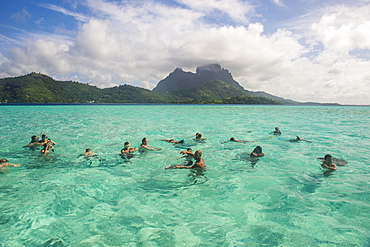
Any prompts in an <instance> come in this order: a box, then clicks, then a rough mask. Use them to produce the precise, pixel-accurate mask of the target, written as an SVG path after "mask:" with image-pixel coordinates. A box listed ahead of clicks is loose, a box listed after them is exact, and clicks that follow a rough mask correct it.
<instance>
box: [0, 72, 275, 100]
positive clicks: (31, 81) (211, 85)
mask: <svg viewBox="0 0 370 247" xmlns="http://www.w3.org/2000/svg"><path fill="white" fill-rule="evenodd" d="M0 102H4V103H167V104H170V103H179V104H281V103H279V102H278V101H276V100H272V99H268V98H264V97H255V96H252V95H250V94H248V93H247V92H246V91H245V90H242V89H240V88H236V87H234V86H231V85H229V84H227V83H225V82H223V81H208V82H206V83H205V84H204V85H202V86H200V87H197V88H192V89H186V90H176V91H172V92H153V91H150V90H147V89H144V88H140V87H134V86H130V85H121V86H117V87H112V88H105V89H100V88H97V87H95V86H90V85H88V84H83V83H79V82H72V81H55V80H54V79H52V78H51V77H49V76H46V75H43V74H38V73H31V74H28V75H24V76H19V77H13V78H4V79H0Z"/></svg>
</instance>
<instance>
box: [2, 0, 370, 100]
mask: <svg viewBox="0 0 370 247" xmlns="http://www.w3.org/2000/svg"><path fill="white" fill-rule="evenodd" d="M178 2H181V4H182V5H180V6H182V7H180V6H168V5H165V4H162V3H160V2H156V1H140V2H136V3H135V4H133V3H117V2H105V1H102V0H95V1H92V0H88V1H86V4H88V6H87V7H88V8H90V9H91V10H92V12H93V13H94V17H87V16H86V15H81V14H76V13H74V12H72V11H67V10H66V9H64V8H60V7H57V6H54V5H48V6H46V7H47V8H49V9H53V10H54V11H58V12H60V13H63V14H65V15H68V16H73V17H74V18H76V20H79V21H81V22H80V24H79V27H78V30H77V32H76V34H75V35H74V36H72V37H71V36H68V35H67V34H66V35H55V34H54V35H47V34H42V33H39V34H34V35H33V36H30V37H29V38H28V40H27V43H25V44H24V45H23V46H17V47H15V48H13V49H12V50H11V51H10V55H9V56H6V58H5V55H2V56H0V58H1V59H0V62H2V64H1V65H0V76H2V77H6V76H14V75H20V74H25V73H29V72H31V71H36V72H41V73H45V74H48V75H51V76H54V77H56V78H57V79H58V78H63V79H66V75H70V78H72V77H73V78H74V79H78V80H79V81H81V82H88V83H89V84H93V85H96V86H98V87H112V86H116V85H118V84H125V83H130V84H133V85H136V86H141V87H144V88H148V89H152V88H153V87H154V85H155V83H156V82H158V81H159V80H161V79H163V78H164V77H165V76H167V75H168V74H169V73H170V72H172V71H173V70H174V69H175V68H176V67H182V68H183V69H184V70H195V68H196V67H197V66H201V65H205V64H208V63H219V64H221V65H222V66H223V67H224V68H227V69H228V70H229V71H230V72H231V73H232V74H233V76H234V77H235V79H236V80H237V81H239V82H240V84H241V85H242V86H244V87H245V88H246V89H250V90H262V91H266V92H269V93H272V94H274V95H278V96H282V97H285V98H290V99H293V100H298V101H319V102H339V103H347V104H360V103H366V102H367V103H368V104H370V102H369V99H368V98H369V95H368V92H369V91H370V85H369V78H370V73H369V72H367V71H368V69H367V68H368V67H369V65H370V62H369V61H368V60H366V59H363V58H361V57H356V56H354V55H352V53H351V51H353V50H357V51H358V50H360V51H361V50H369V49H370V34H368V32H367V30H369V25H370V19H369V17H368V16H370V15H369V10H368V9H370V8H369V5H366V6H362V7H361V6H359V7H349V6H345V5H340V6H334V7H330V8H329V7H326V8H325V9H320V11H318V10H316V11H315V12H313V13H312V15H311V17H310V18H308V19H309V21H308V19H306V23H304V26H303V27H305V28H302V22H300V23H298V22H297V23H294V22H292V23H291V24H290V27H294V25H297V26H298V25H299V26H300V27H301V28H300V29H299V32H298V31H297V30H298V29H294V28H290V30H288V28H281V29H278V30H277V31H276V32H274V33H272V34H266V33H265V32H264V25H263V24H261V23H250V18H249V17H251V15H253V11H254V10H253V6H251V5H248V4H246V3H245V2H244V1H238V0H230V1H218V0H213V1H207V3H208V5H207V4H206V2H205V1H199V0H198V1H193V0H178ZM275 2H276V4H279V3H282V2H281V1H275ZM235 6H237V8H236V7H235ZM213 11H222V12H223V13H224V14H225V15H228V16H230V17H233V18H234V20H235V21H236V22H239V24H238V25H235V26H231V25H215V24H211V23H209V22H208V21H207V20H205V17H206V16H207V15H208V14H209V13H211V12H213ZM318 13H320V14H318ZM348 13H357V14H356V15H350V14H348Z"/></svg>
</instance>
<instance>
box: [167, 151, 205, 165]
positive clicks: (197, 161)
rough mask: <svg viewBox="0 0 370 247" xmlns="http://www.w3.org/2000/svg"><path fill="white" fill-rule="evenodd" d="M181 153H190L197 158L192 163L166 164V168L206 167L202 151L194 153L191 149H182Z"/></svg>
mask: <svg viewBox="0 0 370 247" xmlns="http://www.w3.org/2000/svg"><path fill="white" fill-rule="evenodd" d="M180 153H182V154H189V155H190V156H192V157H193V158H194V159H195V163H194V164H193V163H192V164H190V165H183V164H180V165H172V166H166V167H165V169H170V168H172V169H204V168H205V167H206V164H205V162H204V159H203V158H202V151H200V150H197V151H195V153H194V154H193V153H192V152H190V151H181V152H180Z"/></svg>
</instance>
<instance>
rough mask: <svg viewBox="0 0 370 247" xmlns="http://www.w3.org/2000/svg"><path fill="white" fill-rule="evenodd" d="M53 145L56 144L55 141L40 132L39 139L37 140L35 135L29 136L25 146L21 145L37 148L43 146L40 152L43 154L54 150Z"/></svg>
mask: <svg viewBox="0 0 370 247" xmlns="http://www.w3.org/2000/svg"><path fill="white" fill-rule="evenodd" d="M41 134H42V133H41ZM55 145H56V143H55V142H54V141H52V140H51V139H50V138H48V137H47V136H46V135H45V134H42V135H41V140H39V138H38V137H37V136H31V141H30V143H28V144H27V145H26V146H23V147H29V148H32V149H37V148H38V147H41V146H42V147H43V148H42V149H41V151H40V152H41V153H42V154H43V155H46V154H48V153H50V151H53V152H54V146H55Z"/></svg>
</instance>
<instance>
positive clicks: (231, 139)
mask: <svg viewBox="0 0 370 247" xmlns="http://www.w3.org/2000/svg"><path fill="white" fill-rule="evenodd" d="M229 141H230V142H241V143H247V142H246V141H241V140H235V138H234V137H231V138H230V140H229Z"/></svg>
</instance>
